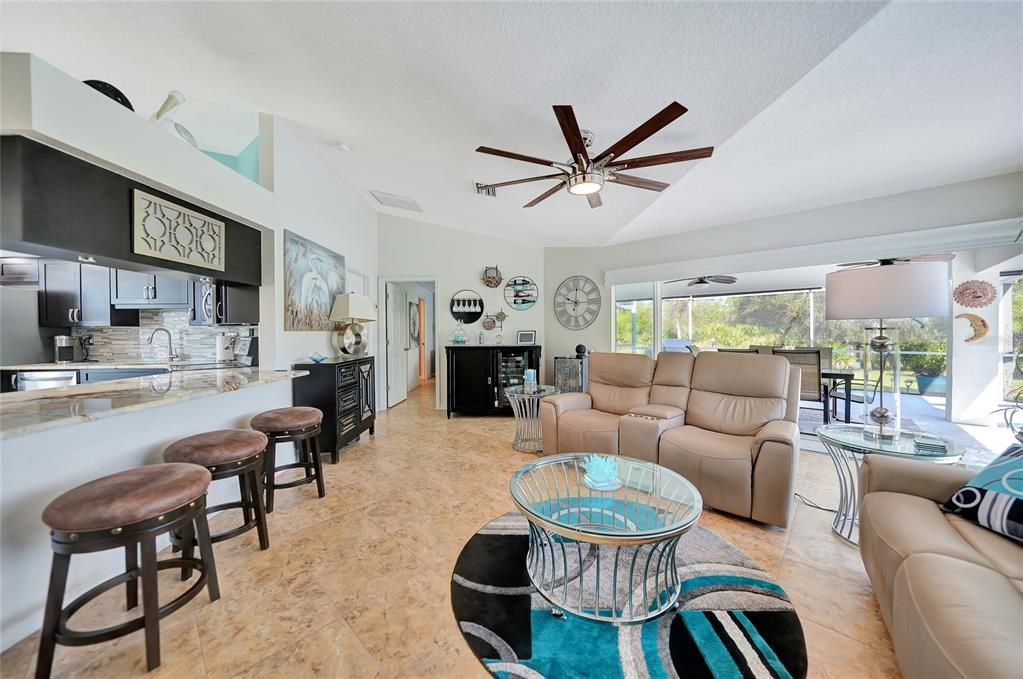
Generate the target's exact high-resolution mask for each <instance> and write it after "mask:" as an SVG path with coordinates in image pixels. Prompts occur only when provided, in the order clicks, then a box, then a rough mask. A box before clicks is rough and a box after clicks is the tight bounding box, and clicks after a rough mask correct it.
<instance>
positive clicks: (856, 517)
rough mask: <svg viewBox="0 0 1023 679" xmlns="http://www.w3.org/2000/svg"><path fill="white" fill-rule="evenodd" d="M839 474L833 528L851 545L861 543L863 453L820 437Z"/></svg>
mask: <svg viewBox="0 0 1023 679" xmlns="http://www.w3.org/2000/svg"><path fill="white" fill-rule="evenodd" d="M820 441H821V442H822V443H823V444H824V447H825V448H827V449H828V454H829V455H831V461H832V462H833V463H834V464H835V472H836V473H837V474H838V511H837V512H835V520H834V521H832V523H831V530H832V531H834V532H835V534H836V535H838V537H840V538H842V539H843V540H845V541H846V542H848V543H849V544H851V545H858V544H860V530H859V526H860V507H859V504H860V490H859V489H860V463H861V462H862V461H863V453H861V452H859V451H857V450H853V449H851V448H846V447H843V446H840V445H838V444H835V443H832V442H830V441H828V440H826V439H824V438H820Z"/></svg>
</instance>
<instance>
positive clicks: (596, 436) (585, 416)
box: [558, 410, 620, 455]
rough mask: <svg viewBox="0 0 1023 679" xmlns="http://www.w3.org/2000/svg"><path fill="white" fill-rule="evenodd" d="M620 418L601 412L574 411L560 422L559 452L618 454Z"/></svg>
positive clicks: (568, 413)
mask: <svg viewBox="0 0 1023 679" xmlns="http://www.w3.org/2000/svg"><path fill="white" fill-rule="evenodd" d="M619 420H620V417H619V416H618V415H615V414H612V413H605V412H601V411H599V410H572V411H569V412H566V413H564V414H563V415H562V416H561V418H560V419H559V420H558V452H561V453H604V454H607V455H617V454H618V422H619Z"/></svg>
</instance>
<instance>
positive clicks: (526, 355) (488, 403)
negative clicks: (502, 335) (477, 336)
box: [446, 344, 540, 417]
mask: <svg viewBox="0 0 1023 679" xmlns="http://www.w3.org/2000/svg"><path fill="white" fill-rule="evenodd" d="M446 354H447V402H448V408H447V410H448V417H451V413H464V414H472V415H510V414H511V412H512V411H511V405H510V404H509V403H508V399H507V397H506V396H505V395H504V390H505V388H507V387H511V386H517V385H520V384H522V382H523V380H524V377H523V375H524V373H525V371H526V370H527V369H532V370H536V371H537V375H539V371H540V347H539V346H536V345H532V344H530V345H518V346H449V347H446Z"/></svg>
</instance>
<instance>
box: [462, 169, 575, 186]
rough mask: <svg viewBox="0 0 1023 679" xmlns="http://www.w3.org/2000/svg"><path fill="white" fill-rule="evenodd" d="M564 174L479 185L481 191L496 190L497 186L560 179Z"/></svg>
mask: <svg viewBox="0 0 1023 679" xmlns="http://www.w3.org/2000/svg"><path fill="white" fill-rule="evenodd" d="M564 176H565V175H564V173H561V172H559V173H558V174H545V175H543V176H542V177H529V178H527V179H513V180H511V181H510V182H498V183H496V184H480V188H481V189H496V188H498V187H499V186H514V185H515V184H526V183H528V182H538V181H542V180H544V179H561V178H562V177H564Z"/></svg>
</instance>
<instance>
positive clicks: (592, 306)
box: [554, 276, 600, 330]
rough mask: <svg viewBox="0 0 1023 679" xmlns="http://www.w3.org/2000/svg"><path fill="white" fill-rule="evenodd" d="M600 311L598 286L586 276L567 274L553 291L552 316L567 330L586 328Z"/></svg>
mask: <svg viewBox="0 0 1023 679" xmlns="http://www.w3.org/2000/svg"><path fill="white" fill-rule="evenodd" d="M599 313H600V288H598V287H597V284H596V283H594V282H593V281H592V280H591V279H589V278H587V277H586V276H569V277H568V278H566V279H565V280H564V281H562V282H561V285H559V286H558V290H557V292H555V293H554V316H555V317H556V318H557V319H558V322H559V323H561V325H563V326H565V327H566V328H568V329H569V330H582V329H583V328H588V327H590V325H592V324H593V321H595V320H597V315H598V314H599Z"/></svg>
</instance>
